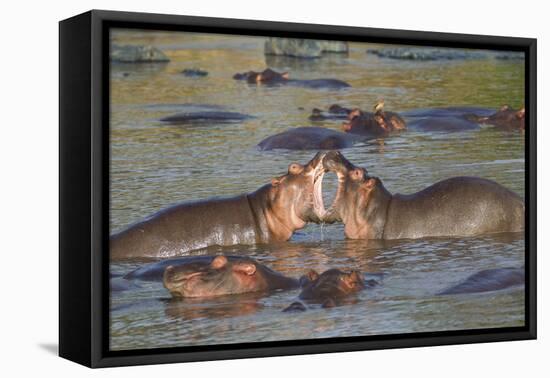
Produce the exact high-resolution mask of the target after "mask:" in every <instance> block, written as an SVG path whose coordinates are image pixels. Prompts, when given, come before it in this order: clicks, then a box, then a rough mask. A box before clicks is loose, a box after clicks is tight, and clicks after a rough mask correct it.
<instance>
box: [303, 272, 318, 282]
mask: <svg viewBox="0 0 550 378" xmlns="http://www.w3.org/2000/svg"><path fill="white" fill-rule="evenodd" d="M306 276H307V278H308V280H310V281H315V280H316V279H317V278H319V273H317V271H315V270H313V269H311V270H310V271H309V272H307V274H306Z"/></svg>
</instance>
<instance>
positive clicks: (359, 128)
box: [342, 101, 407, 137]
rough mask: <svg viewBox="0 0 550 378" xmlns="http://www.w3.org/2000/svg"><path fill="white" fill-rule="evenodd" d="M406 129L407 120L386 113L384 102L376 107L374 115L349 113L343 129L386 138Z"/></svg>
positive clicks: (358, 110) (394, 114)
mask: <svg viewBox="0 0 550 378" xmlns="http://www.w3.org/2000/svg"><path fill="white" fill-rule="evenodd" d="M406 128H407V125H406V123H405V120H403V118H401V116H400V115H399V114H397V113H394V112H387V111H384V101H380V102H378V103H377V104H376V105H375V106H374V113H370V112H364V111H362V110H360V109H354V110H352V111H351V112H349V113H348V120H347V122H344V123H343V124H342V129H343V130H344V131H345V132H347V133H351V134H359V135H365V136H369V137H380V136H386V135H388V134H390V133H392V132H395V131H401V130H404V129H406Z"/></svg>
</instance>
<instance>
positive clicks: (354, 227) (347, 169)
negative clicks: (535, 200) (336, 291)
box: [323, 151, 525, 239]
mask: <svg viewBox="0 0 550 378" xmlns="http://www.w3.org/2000/svg"><path fill="white" fill-rule="evenodd" d="M323 163H324V166H325V169H326V170H328V171H332V172H335V173H336V175H337V176H338V181H339V182H338V189H337V193H336V197H335V199H334V203H333V205H332V209H330V210H329V211H327V212H326V216H325V217H324V218H323V220H324V221H325V222H334V221H337V220H340V221H343V222H344V224H345V228H344V230H345V234H346V236H347V237H348V238H350V239H414V238H421V237H439V236H473V235H479V234H485V233H495V232H517V231H522V230H523V229H524V227H525V206H524V203H523V200H522V199H521V197H519V196H518V195H517V194H515V193H513V192H512V191H510V190H508V189H506V188H504V187H503V186H501V185H499V184H497V183H496V182H493V181H490V180H486V179H482V178H476V177H453V178H450V179H447V180H443V181H440V182H438V183H436V184H434V185H432V186H430V187H428V188H426V189H424V190H422V191H420V192H417V193H414V194H408V195H402V194H391V193H390V192H389V191H388V190H387V189H386V188H385V187H384V185H383V184H382V181H381V180H380V179H379V178H377V177H371V176H368V175H367V171H366V170H365V169H363V168H359V167H356V166H354V165H353V164H352V163H350V162H349V161H348V160H347V159H346V158H344V156H342V154H341V153H339V152H337V151H331V152H328V153H327V155H326V156H325V158H324V160H323Z"/></svg>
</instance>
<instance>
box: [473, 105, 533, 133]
mask: <svg viewBox="0 0 550 378" xmlns="http://www.w3.org/2000/svg"><path fill="white" fill-rule="evenodd" d="M469 118H470V119H473V120H474V121H476V122H479V123H482V124H490V125H493V126H495V127H497V128H501V129H510V130H513V129H517V130H525V107H522V108H521V109H519V110H514V109H512V108H511V107H509V106H508V105H504V106H503V107H501V108H500V110H498V111H497V112H496V113H494V114H492V115H490V116H488V117H476V116H471V117H469Z"/></svg>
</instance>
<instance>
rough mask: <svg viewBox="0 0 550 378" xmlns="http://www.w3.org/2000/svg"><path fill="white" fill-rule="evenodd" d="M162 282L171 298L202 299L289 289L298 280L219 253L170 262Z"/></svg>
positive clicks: (249, 259)
mask: <svg viewBox="0 0 550 378" xmlns="http://www.w3.org/2000/svg"><path fill="white" fill-rule="evenodd" d="M163 283H164V286H165V287H166V289H168V291H170V293H171V294H172V296H174V297H184V298H203V297H215V296H220V295H228V294H243V293H251V292H267V291H273V290H290V289H295V288H297V287H299V282H298V280H296V279H294V278H289V277H285V276H283V275H282V274H280V273H277V272H275V271H273V270H271V269H270V268H268V267H266V266H265V265H262V264H260V263H258V262H257V261H255V260H253V259H251V258H247V257H240V258H236V257H232V258H227V257H226V256H223V255H219V256H215V257H210V258H209V259H202V260H201V261H195V262H192V263H187V264H181V265H176V266H175V265H169V266H168V267H166V270H165V271H164V277H163Z"/></svg>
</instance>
